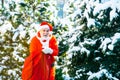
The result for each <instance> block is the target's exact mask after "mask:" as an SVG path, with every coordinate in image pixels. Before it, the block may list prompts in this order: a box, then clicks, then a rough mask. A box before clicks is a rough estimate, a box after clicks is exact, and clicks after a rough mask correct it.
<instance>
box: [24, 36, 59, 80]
mask: <svg viewBox="0 0 120 80" xmlns="http://www.w3.org/2000/svg"><path fill="white" fill-rule="evenodd" d="M49 47H50V48H52V49H53V53H52V54H44V53H42V52H41V50H42V44H41V43H40V41H39V40H38V39H37V37H34V38H33V39H32V41H31V43H30V55H29V56H28V57H27V58H26V59H25V62H24V67H23V69H22V80H55V68H54V67H52V66H51V65H52V64H53V63H54V61H55V59H54V56H57V55H58V45H57V42H56V38H55V37H54V36H52V38H51V39H50V41H49Z"/></svg>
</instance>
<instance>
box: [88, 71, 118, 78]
mask: <svg viewBox="0 0 120 80" xmlns="http://www.w3.org/2000/svg"><path fill="white" fill-rule="evenodd" d="M103 75H105V76H106V77H108V78H109V79H113V80H119V79H117V78H115V77H112V75H111V74H110V73H109V72H108V71H107V70H106V69H102V70H100V71H99V72H97V73H93V74H91V75H90V76H89V77H88V80H92V79H93V78H97V79H98V80H99V79H100V78H101V77H102V76H103Z"/></svg>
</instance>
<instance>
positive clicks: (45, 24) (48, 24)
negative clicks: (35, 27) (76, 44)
mask: <svg viewBox="0 0 120 80" xmlns="http://www.w3.org/2000/svg"><path fill="white" fill-rule="evenodd" d="M43 28H48V29H49V30H50V31H52V30H53V27H52V25H51V24H50V23H48V22H45V21H44V22H42V23H41V24H40V29H43Z"/></svg>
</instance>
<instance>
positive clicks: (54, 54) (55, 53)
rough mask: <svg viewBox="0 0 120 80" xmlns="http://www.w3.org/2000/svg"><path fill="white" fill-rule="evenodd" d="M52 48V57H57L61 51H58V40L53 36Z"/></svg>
mask: <svg viewBox="0 0 120 80" xmlns="http://www.w3.org/2000/svg"><path fill="white" fill-rule="evenodd" d="M49 46H50V48H51V49H53V53H52V54H51V55H52V56H57V55H58V52H59V49H58V44H57V40H56V38H55V36H52V38H51V40H50V45H49Z"/></svg>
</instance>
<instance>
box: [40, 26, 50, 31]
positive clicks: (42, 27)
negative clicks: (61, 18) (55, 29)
mask: <svg viewBox="0 0 120 80" xmlns="http://www.w3.org/2000/svg"><path fill="white" fill-rule="evenodd" d="M45 28H47V29H49V30H50V28H49V26H48V25H42V26H40V28H39V30H40V29H45Z"/></svg>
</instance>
